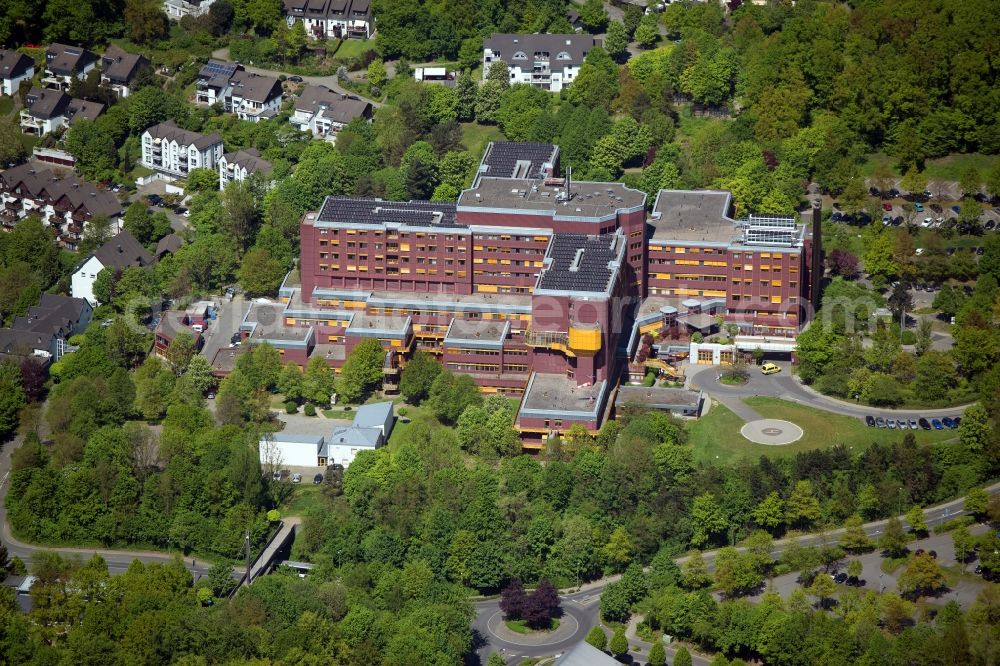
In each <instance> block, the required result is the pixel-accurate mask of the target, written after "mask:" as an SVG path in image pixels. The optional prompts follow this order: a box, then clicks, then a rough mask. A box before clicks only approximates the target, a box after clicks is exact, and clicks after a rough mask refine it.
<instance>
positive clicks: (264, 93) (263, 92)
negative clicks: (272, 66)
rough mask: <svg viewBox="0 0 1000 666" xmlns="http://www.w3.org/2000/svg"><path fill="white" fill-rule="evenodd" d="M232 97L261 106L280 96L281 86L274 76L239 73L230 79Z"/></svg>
mask: <svg viewBox="0 0 1000 666" xmlns="http://www.w3.org/2000/svg"><path fill="white" fill-rule="evenodd" d="M231 83H232V84H233V95H235V96H237V97H242V98H243V99H249V100H252V101H254V102H260V103H261V104H263V103H265V102H268V101H270V100H272V99H274V98H275V97H280V96H281V84H280V83H279V82H278V78H277V77H276V76H261V75H259V74H253V73H249V72H239V73H238V74H236V75H235V76H233V78H232V79H231Z"/></svg>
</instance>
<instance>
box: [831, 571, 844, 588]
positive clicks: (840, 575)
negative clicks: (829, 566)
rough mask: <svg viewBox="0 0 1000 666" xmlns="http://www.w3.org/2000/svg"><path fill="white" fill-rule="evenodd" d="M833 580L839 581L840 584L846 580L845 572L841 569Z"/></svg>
mask: <svg viewBox="0 0 1000 666" xmlns="http://www.w3.org/2000/svg"><path fill="white" fill-rule="evenodd" d="M833 581H834V582H835V583H840V584H841V585H843V584H844V583H846V582H847V574H845V573H844V572H843V571H841V572H840V573H839V574H837V575H836V576H834V577H833Z"/></svg>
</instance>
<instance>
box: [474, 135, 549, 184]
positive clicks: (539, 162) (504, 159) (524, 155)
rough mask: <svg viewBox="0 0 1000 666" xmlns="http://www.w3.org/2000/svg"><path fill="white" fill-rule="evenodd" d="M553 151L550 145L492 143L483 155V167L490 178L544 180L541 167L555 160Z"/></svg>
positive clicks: (511, 142) (510, 142)
mask: <svg viewBox="0 0 1000 666" xmlns="http://www.w3.org/2000/svg"><path fill="white" fill-rule="evenodd" d="M555 151H556V147H555V146H554V145H552V144H550V143H518V142H514V141H494V142H493V143H492V144H490V147H489V149H488V150H487V151H486V154H485V155H483V166H485V167H487V169H486V175H487V176H490V177H492V178H544V177H545V173H544V172H543V171H542V166H543V165H544V164H546V163H550V162H551V161H552V160H554V159H555ZM524 163H526V165H525V164H524ZM524 166H526V167H527V168H526V169H525V168H524ZM523 171H527V172H526V173H523Z"/></svg>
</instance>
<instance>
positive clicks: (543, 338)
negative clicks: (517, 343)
mask: <svg viewBox="0 0 1000 666" xmlns="http://www.w3.org/2000/svg"><path fill="white" fill-rule="evenodd" d="M524 341H525V342H526V343H527V344H529V345H531V346H532V347H549V348H556V347H563V348H565V347H566V345H567V344H569V333H567V332H565V331H535V330H532V329H530V328H529V329H528V331H527V332H526V333H525V335H524Z"/></svg>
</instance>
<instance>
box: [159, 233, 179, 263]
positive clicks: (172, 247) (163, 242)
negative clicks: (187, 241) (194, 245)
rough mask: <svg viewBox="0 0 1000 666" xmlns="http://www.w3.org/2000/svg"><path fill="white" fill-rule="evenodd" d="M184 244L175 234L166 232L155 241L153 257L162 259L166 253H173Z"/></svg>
mask: <svg viewBox="0 0 1000 666" xmlns="http://www.w3.org/2000/svg"><path fill="white" fill-rule="evenodd" d="M183 246H184V240H183V239H182V238H181V237H180V236H178V235H177V234H167V235H166V236H164V237H163V238H161V239H160V240H159V241H158V242H157V243H156V250H154V251H153V258H154V259H156V261H159V260H160V259H163V257H165V256H167V255H168V254H174V253H175V252H177V250H179V249H181V248H182V247H183Z"/></svg>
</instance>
